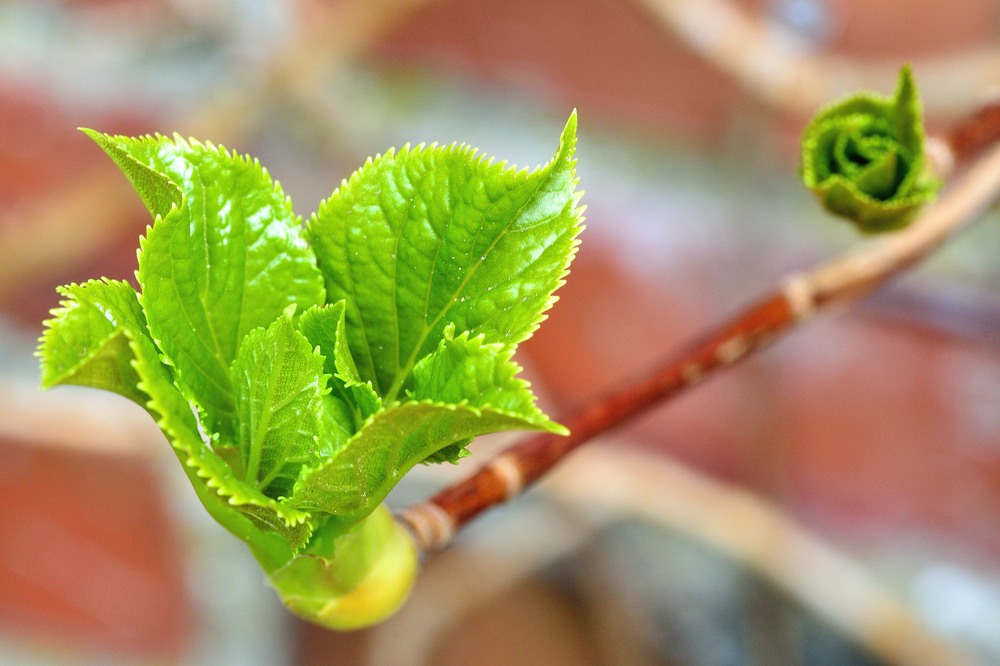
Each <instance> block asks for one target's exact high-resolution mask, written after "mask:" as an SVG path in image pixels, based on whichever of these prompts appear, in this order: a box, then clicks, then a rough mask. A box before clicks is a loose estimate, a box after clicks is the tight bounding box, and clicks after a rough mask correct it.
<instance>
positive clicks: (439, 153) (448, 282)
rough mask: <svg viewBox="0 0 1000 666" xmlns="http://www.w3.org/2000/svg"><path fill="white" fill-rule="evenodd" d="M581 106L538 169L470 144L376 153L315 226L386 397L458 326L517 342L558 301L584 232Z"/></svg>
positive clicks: (322, 260) (368, 370)
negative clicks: (499, 159) (491, 156)
mask: <svg viewBox="0 0 1000 666" xmlns="http://www.w3.org/2000/svg"><path fill="white" fill-rule="evenodd" d="M575 145H576V115H575V114H574V115H573V116H571V117H570V119H569V121H568V122H567V124H566V129H565V130H564V131H563V134H562V137H561V139H560V142H559V148H558V150H557V151H556V154H555V156H554V157H553V158H552V161H551V162H549V163H548V164H547V165H546V166H544V167H542V168H540V169H537V170H536V171H534V172H531V173H528V172H527V171H515V170H513V169H507V168H505V165H504V164H502V163H501V164H493V163H491V161H489V160H486V159H485V158H483V157H481V156H477V155H476V153H475V151H474V150H472V149H471V148H468V147H465V146H455V145H452V146H449V147H446V148H441V147H436V146H431V147H423V146H418V147H416V148H408V147H407V148H403V149H402V150H400V151H399V152H398V153H393V152H391V151H390V152H389V153H387V154H385V155H383V156H381V157H379V158H376V159H375V160H372V161H369V162H368V163H367V164H365V166H364V167H363V168H361V169H360V170H359V171H358V172H356V173H355V174H354V175H353V176H351V178H350V179H349V180H347V181H345V182H344V183H343V184H342V185H341V187H340V188H339V189H338V190H337V191H336V192H335V193H334V194H333V196H331V197H330V198H329V199H328V200H327V201H325V202H323V204H321V206H320V208H319V211H318V212H317V213H316V215H315V216H313V218H312V220H311V221H310V223H309V235H310V238H311V239H312V242H313V246H314V248H315V251H316V256H317V258H318V261H319V266H320V270H322V271H323V274H324V277H325V279H326V286H327V291H328V293H329V295H330V298H331V300H337V299H345V300H346V302H347V337H348V340H349V341H350V346H351V349H352V350H353V351H354V353H355V358H356V359H357V362H358V370H359V372H360V375H361V378H362V379H364V380H371V381H372V382H373V385H374V387H375V390H376V391H377V392H378V393H379V394H380V395H381V396H382V397H383V399H385V400H386V401H387V402H392V401H394V400H395V399H396V398H397V397H398V396H400V395H402V392H403V390H404V389H406V388H410V387H411V383H412V378H411V372H412V370H413V367H414V366H415V365H416V363H417V361H419V360H420V359H421V358H423V357H424V356H426V355H427V354H429V353H430V352H432V351H433V350H434V349H435V348H436V347H437V345H438V342H439V341H440V339H441V337H442V332H443V331H444V328H445V326H446V325H447V324H449V323H453V324H455V326H456V328H457V330H459V331H469V332H471V333H472V334H473V335H478V334H483V335H484V336H485V338H486V341H487V342H501V343H504V344H517V343H518V342H520V341H521V340H523V339H525V338H526V337H528V336H529V335H530V334H531V333H532V332H533V331H534V329H535V328H536V327H537V326H538V323H539V322H540V321H541V319H542V313H543V312H544V311H545V310H547V309H548V308H549V306H550V305H551V304H552V302H553V300H554V299H553V297H552V292H553V291H554V290H555V289H556V288H557V287H558V286H559V285H560V284H562V279H563V276H564V275H565V272H566V269H567V267H568V265H569V262H570V260H571V258H572V255H573V253H574V252H575V247H576V236H577V234H578V233H579V231H580V228H581V227H580V219H581V217H580V211H579V210H578V209H577V208H576V203H577V200H578V198H579V197H578V193H577V192H576V191H575V188H576V184H577V178H576V174H575V165H576V161H575V159H574V156H573V152H574V148H575Z"/></svg>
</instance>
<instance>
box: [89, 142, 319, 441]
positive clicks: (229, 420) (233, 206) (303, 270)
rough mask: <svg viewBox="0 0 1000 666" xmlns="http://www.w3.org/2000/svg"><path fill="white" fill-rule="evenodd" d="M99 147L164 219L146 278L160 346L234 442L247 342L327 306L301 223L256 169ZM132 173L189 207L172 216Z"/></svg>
mask: <svg viewBox="0 0 1000 666" xmlns="http://www.w3.org/2000/svg"><path fill="white" fill-rule="evenodd" d="M98 137H99V138H100V139H101V140H100V141H99V142H98V143H99V144H100V145H101V146H102V147H103V148H105V150H107V151H108V153H109V155H111V157H112V158H113V159H115V161H116V162H117V163H118V164H119V165H120V166H122V168H123V170H125V172H126V175H128V176H129V177H130V178H132V179H133V182H135V183H136V186H137V187H138V188H139V189H140V193H145V194H143V199H144V200H145V201H147V205H149V206H150V210H151V212H152V213H153V214H154V215H156V216H157V219H156V222H155V223H154V225H153V227H152V229H150V230H149V231H148V233H147V235H146V237H145V238H144V239H143V240H142V241H141V242H140V254H139V272H138V277H139V282H140V284H141V285H142V296H141V301H142V305H143V308H144V309H145V311H146V318H147V320H148V322H149V329H150V331H151V333H152V335H153V338H154V339H155V340H156V341H157V343H158V344H159V346H160V348H161V349H162V351H163V353H164V355H165V356H166V357H167V359H168V361H169V362H170V363H171V364H172V365H173V366H174V367H176V368H177V372H178V376H179V379H180V382H181V384H182V388H183V389H184V391H185V395H187V397H189V398H190V399H192V400H194V401H195V402H196V403H197V404H198V405H199V406H200V407H201V408H202V409H203V410H204V416H205V419H206V423H207V425H208V427H209V429H210V430H211V431H213V432H218V433H221V434H223V435H226V436H231V435H232V428H233V425H232V424H233V415H234V403H233V386H232V383H231V381H230V376H229V367H230V365H231V363H232V361H233V360H234V359H235V357H236V352H237V350H238V349H239V345H240V343H241V341H242V340H243V338H244V336H246V334H247V333H248V332H250V331H251V330H253V329H254V328H258V327H261V326H266V325H268V324H270V323H271V322H272V321H274V320H275V318H276V317H277V316H278V315H279V314H281V312H282V310H284V308H285V307H286V306H287V305H289V304H292V303H297V304H298V305H299V307H300V308H302V309H305V308H308V307H310V306H311V305H313V304H316V303H321V302H322V301H323V299H324V291H323V285H322V279H321V277H320V274H319V273H318V271H317V269H316V266H315V261H314V258H313V256H312V253H311V252H310V251H309V247H308V246H307V244H306V242H305V239H304V237H303V233H302V228H301V221H300V219H299V218H298V217H297V216H296V215H295V214H294V213H293V211H292V207H291V203H290V202H289V200H288V198H287V197H286V196H285V195H284V193H283V192H282V191H281V188H280V187H279V186H278V185H277V184H276V183H274V182H273V181H272V180H271V178H270V176H269V175H268V174H267V172H266V171H265V170H264V169H263V168H261V166H260V164H259V163H257V162H256V161H252V160H250V159H248V158H244V157H240V156H238V155H236V154H231V153H228V152H227V151H225V150H224V149H222V148H216V147H214V146H212V145H210V144H209V145H203V144H199V143H196V142H188V141H184V140H183V139H181V138H180V137H175V138H174V139H173V140H171V139H167V138H165V137H159V136H158V137H144V138H140V139H131V138H127V137H112V136H106V135H98ZM133 163H137V164H139V165H140V166H143V167H145V168H147V169H149V170H151V171H153V172H155V173H156V174H161V175H162V176H163V177H164V178H167V179H169V181H170V182H171V183H173V184H175V185H176V186H177V187H179V188H180V190H181V191H182V192H183V193H184V197H183V202H182V204H181V205H180V206H174V207H172V208H170V209H169V210H168V211H166V212H164V203H163V202H162V201H161V199H162V198H163V197H161V196H158V195H156V194H155V190H156V188H157V187H161V185H157V183H160V181H157V180H156V179H155V178H153V177H151V176H149V177H146V176H147V175H148V173H147V172H146V171H141V170H140V171H139V173H140V175H142V176H143V178H144V179H142V180H139V177H138V176H134V175H133V172H135V170H136V169H137V168H138V167H134V164H133ZM162 187H164V188H165V186H162ZM149 192H153V193H152V194H151V193H149ZM150 202H152V203H150ZM277 285H280V287H278V286H277Z"/></svg>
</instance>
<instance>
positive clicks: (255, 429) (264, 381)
mask: <svg viewBox="0 0 1000 666" xmlns="http://www.w3.org/2000/svg"><path fill="white" fill-rule="evenodd" d="M292 307H294V306H292ZM232 378H233V385H234V386H235V387H236V432H237V438H236V443H237V448H238V450H239V458H238V462H239V465H238V469H237V473H238V474H239V475H240V476H242V477H243V478H244V479H245V480H246V481H247V482H248V483H251V484H253V485H254V486H255V487H256V488H257V489H258V490H261V491H262V492H263V493H264V494H266V495H268V496H269V497H282V496H287V495H289V494H290V493H291V489H292V486H293V485H294V484H295V480H296V479H297V478H298V476H299V472H300V470H301V469H302V468H303V466H311V465H315V464H317V463H319V462H320V461H321V460H322V459H323V458H325V457H327V456H329V455H330V453H331V452H332V451H333V449H334V448H335V445H334V443H333V442H331V441H330V440H329V439H327V437H323V438H320V436H319V435H320V432H321V428H320V424H321V423H323V421H324V418H323V414H322V411H323V409H324V403H323V400H322V398H323V395H324V394H325V393H327V390H328V389H327V388H326V380H327V376H326V375H324V374H323V356H322V355H320V354H319V353H318V352H316V351H314V349H313V347H312V345H311V344H309V341H308V340H307V339H306V338H305V336H304V335H302V333H300V332H299V331H298V329H297V328H296V327H295V326H294V325H293V324H292V322H291V312H289V313H288V314H287V315H283V316H281V317H278V319H277V320H275V321H274V323H272V324H271V325H270V326H268V327H267V328H266V329H264V328H258V329H254V330H252V331H250V333H248V334H247V336H246V338H244V340H243V344H242V346H241V347H240V350H239V353H238V354H237V356H236V361H235V362H234V363H233V368H232ZM324 434H326V433H324ZM344 439H345V440H346V437H345V438H344Z"/></svg>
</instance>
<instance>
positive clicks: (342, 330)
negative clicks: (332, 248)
mask: <svg viewBox="0 0 1000 666" xmlns="http://www.w3.org/2000/svg"><path fill="white" fill-rule="evenodd" d="M346 305H347V304H346V302H345V301H337V302H336V303H333V304H332V305H324V306H322V307H319V306H317V307H313V308H310V309H308V310H306V311H305V312H304V313H302V317H301V318H300V319H299V329H300V330H301V331H302V333H303V334H304V335H305V336H306V338H308V339H309V342H310V343H312V344H313V345H315V346H316V347H319V350H320V352H322V354H323V356H324V357H326V363H325V365H324V369H325V371H326V372H327V374H329V375H330V377H331V382H330V383H331V386H332V388H333V390H334V392H335V393H336V394H337V395H339V396H341V398H342V399H343V401H344V403H345V404H348V405H351V406H352V407H353V408H354V412H355V413H354V428H353V429H352V431H351V432H352V433H353V432H354V430H357V429H358V428H360V427H361V424H362V423H364V422H365V420H366V419H368V417H369V416H371V415H372V414H374V413H375V412H377V411H378V410H379V409H381V407H382V399H381V398H380V397H379V396H378V394H377V393H375V389H373V388H372V385H371V382H370V381H369V382H366V381H362V380H361V376H360V375H359V374H358V368H357V365H355V362H354V357H353V356H351V350H350V347H349V345H348V342H347V326H346V324H345V322H344V312H345V309H346Z"/></svg>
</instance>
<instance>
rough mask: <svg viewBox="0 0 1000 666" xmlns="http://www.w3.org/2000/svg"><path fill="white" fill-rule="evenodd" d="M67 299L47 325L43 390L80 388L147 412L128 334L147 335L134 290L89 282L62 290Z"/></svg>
mask: <svg viewBox="0 0 1000 666" xmlns="http://www.w3.org/2000/svg"><path fill="white" fill-rule="evenodd" d="M58 291H59V293H60V294H62V295H63V296H65V297H66V300H64V301H62V303H61V307H60V308H58V309H56V310H53V311H52V314H53V315H54V317H53V318H52V319H50V320H48V321H47V322H45V324H46V330H45V333H44V334H43V335H42V339H41V345H40V347H39V350H38V355H39V357H40V358H41V359H42V386H43V387H45V388H51V387H53V386H56V385H58V384H77V385H79V386H92V387H94V388H100V389H105V390H107V391H114V392H115V393H118V394H120V395H123V396H125V397H126V398H128V399H129V400H131V401H133V402H135V403H137V404H139V405H141V406H143V407H145V406H146V402H147V401H148V400H149V397H148V396H146V395H145V394H144V393H143V392H142V391H140V390H139V389H138V387H137V385H138V383H139V376H138V375H137V374H136V372H135V370H134V369H133V368H132V360H133V358H134V355H133V353H132V350H131V348H130V346H129V338H128V336H127V335H126V329H132V330H136V331H139V330H144V329H145V327H146V323H145V316H144V315H143V313H142V308H141V307H140V306H139V298H138V295H137V294H136V293H135V290H134V289H133V288H132V287H131V285H129V284H127V283H124V282H117V281H113V280H90V281H88V282H85V283H83V284H70V285H66V286H65V287H59V288H58Z"/></svg>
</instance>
